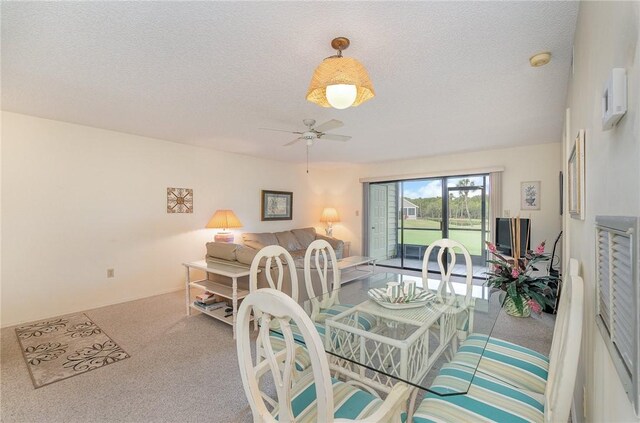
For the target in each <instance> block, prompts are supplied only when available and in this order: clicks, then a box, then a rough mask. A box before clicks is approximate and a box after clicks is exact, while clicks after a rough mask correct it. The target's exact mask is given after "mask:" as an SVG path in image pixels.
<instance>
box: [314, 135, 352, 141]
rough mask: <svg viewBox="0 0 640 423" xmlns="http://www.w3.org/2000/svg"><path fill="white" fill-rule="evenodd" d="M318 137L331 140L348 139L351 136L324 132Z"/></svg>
mask: <svg viewBox="0 0 640 423" xmlns="http://www.w3.org/2000/svg"><path fill="white" fill-rule="evenodd" d="M320 139H323V140H331V141H349V140H350V139H351V137H350V136H349V135H338V134H324V135H322V136H321V137H320Z"/></svg>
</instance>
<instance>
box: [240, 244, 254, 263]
mask: <svg viewBox="0 0 640 423" xmlns="http://www.w3.org/2000/svg"><path fill="white" fill-rule="evenodd" d="M256 254H258V250H254V249H253V248H248V247H242V246H241V247H239V248H238V249H237V250H236V260H238V261H239V262H240V263H242V264H246V265H249V266H251V263H252V262H253V258H254V257H255V256H256Z"/></svg>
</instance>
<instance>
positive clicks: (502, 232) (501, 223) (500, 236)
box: [495, 217, 531, 257]
mask: <svg viewBox="0 0 640 423" xmlns="http://www.w3.org/2000/svg"><path fill="white" fill-rule="evenodd" d="M510 221H511V219H510V218H503V217H498V218H496V237H495V244H496V249H497V250H498V252H499V253H500V254H503V255H507V256H513V254H511V253H512V251H511V228H510V225H511V223H510ZM527 233H529V236H527ZM530 249H531V220H530V219H520V254H521V255H522V256H523V257H524V254H525V253H526V252H527V250H530Z"/></svg>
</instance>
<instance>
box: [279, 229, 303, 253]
mask: <svg viewBox="0 0 640 423" xmlns="http://www.w3.org/2000/svg"><path fill="white" fill-rule="evenodd" d="M275 236H276V238H278V244H279V245H280V246H281V247H283V248H284V249H285V250H287V251H296V250H301V249H302V245H301V244H300V243H299V242H298V240H297V239H296V237H295V236H294V235H293V232H291V231H283V232H276V233H275Z"/></svg>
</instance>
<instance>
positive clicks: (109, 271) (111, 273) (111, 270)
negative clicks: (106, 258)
mask: <svg viewBox="0 0 640 423" xmlns="http://www.w3.org/2000/svg"><path fill="white" fill-rule="evenodd" d="M107 277H108V278H113V277H115V271H114V270H113V269H107Z"/></svg>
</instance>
